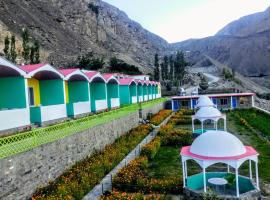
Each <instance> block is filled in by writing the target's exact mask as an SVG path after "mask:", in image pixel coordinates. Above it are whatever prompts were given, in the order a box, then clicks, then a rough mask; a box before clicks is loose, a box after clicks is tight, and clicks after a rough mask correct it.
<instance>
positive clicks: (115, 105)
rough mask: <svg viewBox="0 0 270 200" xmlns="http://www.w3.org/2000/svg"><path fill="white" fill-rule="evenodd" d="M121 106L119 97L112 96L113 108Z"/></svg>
mask: <svg viewBox="0 0 270 200" xmlns="http://www.w3.org/2000/svg"><path fill="white" fill-rule="evenodd" d="M119 106H120V101H119V98H112V99H111V108H117V107H119Z"/></svg>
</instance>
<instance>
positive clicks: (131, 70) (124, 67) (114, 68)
mask: <svg viewBox="0 0 270 200" xmlns="http://www.w3.org/2000/svg"><path fill="white" fill-rule="evenodd" d="M110 72H122V73H125V74H130V75H137V74H142V72H141V71H140V70H139V68H138V67H136V66H134V65H129V64H127V63H125V62H124V61H123V60H120V59H117V58H116V57H112V58H111V59H110Z"/></svg>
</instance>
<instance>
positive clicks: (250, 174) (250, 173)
mask: <svg viewBox="0 0 270 200" xmlns="http://www.w3.org/2000/svg"><path fill="white" fill-rule="evenodd" d="M249 178H250V180H252V163H251V160H249Z"/></svg>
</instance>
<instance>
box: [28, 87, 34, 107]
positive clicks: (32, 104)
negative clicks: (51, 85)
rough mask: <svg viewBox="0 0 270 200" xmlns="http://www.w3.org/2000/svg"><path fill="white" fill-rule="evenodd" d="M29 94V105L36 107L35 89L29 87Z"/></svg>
mask: <svg viewBox="0 0 270 200" xmlns="http://www.w3.org/2000/svg"><path fill="white" fill-rule="evenodd" d="M28 94H29V105H30V106H34V105H35V98H34V88H32V87H29V88H28Z"/></svg>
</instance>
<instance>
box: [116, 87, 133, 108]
mask: <svg viewBox="0 0 270 200" xmlns="http://www.w3.org/2000/svg"><path fill="white" fill-rule="evenodd" d="M119 94H120V105H121V106H122V105H128V104H131V98H130V96H129V95H130V91H129V86H128V85H120V86H119Z"/></svg>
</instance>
